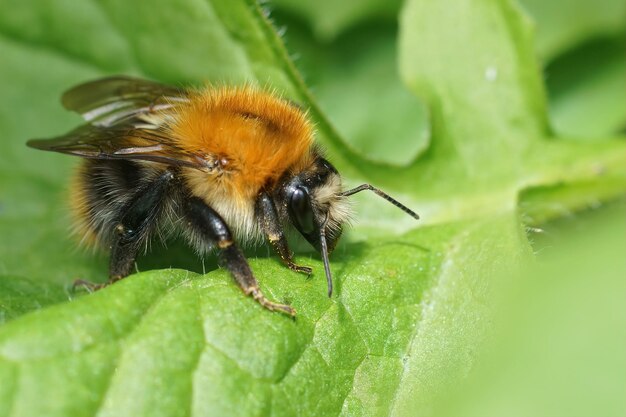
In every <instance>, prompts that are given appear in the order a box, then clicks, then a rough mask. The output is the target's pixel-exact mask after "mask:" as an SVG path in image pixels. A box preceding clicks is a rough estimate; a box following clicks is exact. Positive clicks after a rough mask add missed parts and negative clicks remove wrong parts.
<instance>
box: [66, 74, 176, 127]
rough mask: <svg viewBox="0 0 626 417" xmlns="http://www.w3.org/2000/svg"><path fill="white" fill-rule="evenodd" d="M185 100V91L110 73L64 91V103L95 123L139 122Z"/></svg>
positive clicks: (88, 120) (104, 125)
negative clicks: (110, 75) (143, 117)
mask: <svg viewBox="0 0 626 417" xmlns="http://www.w3.org/2000/svg"><path fill="white" fill-rule="evenodd" d="M187 100H188V97H187V92H186V91H185V90H184V89H179V88H175V87H171V86H167V85H164V84H160V83H156V82H153V81H148V80H142V79H139V78H133V77H126V76H113V77H107V78H102V79H99V80H95V81H89V82H86V83H84V84H80V85H77V86H76V87H74V88H72V89H70V90H68V91H67V92H65V94H63V97H62V98H61V102H62V103H63V106H64V107H65V108H66V109H68V110H71V111H74V112H76V113H78V114H80V115H81V116H82V117H83V118H84V119H85V121H87V122H88V123H90V124H92V125H95V126H103V127H111V126H116V125H121V124H126V125H128V124H133V123H136V124H141V123H142V119H141V116H146V115H149V114H154V113H155V112H158V111H160V110H165V109H168V108H171V107H173V106H175V105H176V104H177V103H181V102H186V101H187Z"/></svg>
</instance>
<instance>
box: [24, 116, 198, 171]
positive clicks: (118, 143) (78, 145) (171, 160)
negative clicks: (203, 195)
mask: <svg viewBox="0 0 626 417" xmlns="http://www.w3.org/2000/svg"><path fill="white" fill-rule="evenodd" d="M27 145H28V146H30V147H32V148H36V149H41V150H44V151H52V152H61V153H66V154H70V155H76V156H80V157H83V158H92V159H134V160H143V161H154V162H161V163H166V164H168V165H177V166H189V167H194V168H203V167H204V166H205V162H204V159H203V158H200V157H199V156H197V155H194V154H191V153H188V152H185V151H184V150H182V149H180V148H178V147H176V146H175V145H174V144H172V143H171V140H169V139H168V138H167V137H165V136H163V134H162V133H161V132H160V131H158V130H145V129H130V130H129V129H127V128H122V129H119V128H117V129H116V128H110V127H109V128H107V127H101V126H92V125H84V126H81V127H79V128H77V129H74V130H73V131H71V132H69V133H67V134H65V135H63V136H58V137H56V138H52V139H32V140H29V141H28V142H27Z"/></svg>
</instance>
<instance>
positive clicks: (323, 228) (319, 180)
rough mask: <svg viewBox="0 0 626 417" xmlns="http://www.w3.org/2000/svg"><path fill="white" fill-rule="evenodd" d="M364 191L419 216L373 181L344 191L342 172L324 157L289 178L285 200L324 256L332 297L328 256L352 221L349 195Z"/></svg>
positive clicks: (291, 217) (301, 229)
mask: <svg viewBox="0 0 626 417" xmlns="http://www.w3.org/2000/svg"><path fill="white" fill-rule="evenodd" d="M363 190H370V191H373V192H374V193H376V194H377V195H379V196H380V197H382V198H384V199H385V200H387V201H389V202H390V203H392V204H393V205H395V206H396V207H398V208H400V209H401V210H403V211H404V212H405V213H407V214H409V215H410V216H412V217H413V218H415V219H418V218H419V217H418V215H417V214H415V212H414V211H412V210H411V209H409V208H407V207H406V206H404V205H403V204H401V203H400V202H398V201H397V200H395V199H394V198H392V197H391V196H389V195H388V194H386V193H384V192H383V191H381V190H379V189H378V188H375V187H373V186H371V185H369V184H363V185H360V186H358V187H356V188H353V189H350V190H347V191H342V185H341V177H340V176H339V173H338V172H337V170H336V169H335V167H334V166H332V165H331V164H330V163H329V162H328V161H327V160H325V159H324V158H321V157H318V158H316V159H315V161H314V162H313V164H312V165H311V166H310V167H309V168H308V169H306V170H304V171H302V172H301V173H299V174H297V175H295V176H293V177H291V178H289V179H288V181H286V183H285V184H284V186H283V189H282V193H283V195H282V200H283V201H284V207H285V206H286V209H287V213H288V216H289V220H290V222H291V224H293V225H294V227H295V228H296V229H297V230H298V231H299V232H300V234H302V236H304V238H305V239H306V240H307V241H308V242H309V243H310V244H311V245H312V246H313V247H314V248H315V249H317V250H318V251H319V252H320V254H321V255H322V260H323V261H324V270H325V272H326V280H327V282H328V296H329V297H330V296H331V294H332V291H333V283H332V275H331V271H330V263H329V260H328V255H329V254H330V253H331V252H332V251H333V249H334V248H335V246H336V245H337V242H338V241H339V238H340V237H341V233H342V231H343V225H344V224H345V222H346V221H348V220H349V217H350V204H349V201H348V197H349V196H351V195H353V194H356V193H358V192H360V191H363Z"/></svg>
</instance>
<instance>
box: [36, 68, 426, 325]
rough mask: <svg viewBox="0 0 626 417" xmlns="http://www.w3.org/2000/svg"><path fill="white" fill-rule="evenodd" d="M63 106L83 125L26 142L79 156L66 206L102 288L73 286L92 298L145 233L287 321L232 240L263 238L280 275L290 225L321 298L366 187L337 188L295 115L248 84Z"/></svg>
mask: <svg viewBox="0 0 626 417" xmlns="http://www.w3.org/2000/svg"><path fill="white" fill-rule="evenodd" d="M62 103H63V105H64V107H65V108H66V109H68V110H71V111H75V112H77V113H79V114H80V115H82V117H83V118H84V119H85V121H86V122H87V123H86V124H84V125H83V126H80V127H78V128H77V129H75V130H73V131H71V132H69V133H67V134H65V135H63V136H59V137H56V138H52V139H35V140H30V141H29V142H28V146H30V147H33V148H37V149H41V150H46V151H54V152H61V153H66V154H70V155H76V156H80V157H82V158H85V160H84V161H83V163H82V164H81V165H80V167H79V169H78V172H77V175H76V176H75V178H74V183H73V187H72V197H71V206H72V209H73V213H74V217H75V227H76V231H77V233H78V235H79V236H80V237H82V240H83V242H86V243H88V244H91V245H94V246H96V247H101V248H109V250H110V262H109V280H108V282H106V283H104V284H94V283H90V282H88V281H82V280H79V281H77V282H76V283H75V284H77V285H79V286H84V287H87V288H88V289H91V290H97V289H99V288H102V287H104V286H106V285H109V284H112V283H114V282H116V281H119V280H120V279H122V278H124V277H126V276H128V275H129V274H130V273H131V272H132V270H133V266H134V263H135V258H136V257H137V255H138V253H139V252H140V251H142V250H147V248H148V245H149V242H150V240H151V239H152V238H154V237H155V236H159V237H161V238H163V239H167V237H170V236H171V235H172V234H174V233H179V234H182V235H183V236H184V237H185V238H186V240H187V241H188V242H189V244H190V245H191V246H192V247H193V248H194V249H195V250H196V251H197V252H198V253H199V254H205V253H207V252H208V251H210V250H217V252H218V260H219V264H220V265H221V266H222V267H224V268H226V269H227V270H228V271H229V272H230V274H231V275H232V276H233V278H234V279H235V281H236V282H237V284H238V285H239V287H240V288H241V289H242V290H243V292H244V293H245V294H246V295H249V296H252V297H253V298H254V299H255V300H256V301H257V302H259V303H260V304H261V305H262V306H263V307H265V308H267V309H269V310H272V311H281V312H283V313H286V314H289V315H292V316H294V315H295V310H294V309H293V308H292V307H291V306H289V305H285V304H280V303H277V302H274V301H271V300H269V299H267V298H266V297H265V296H264V295H263V293H262V292H261V289H260V288H259V284H258V282H257V280H256V279H255V277H254V275H253V273H252V271H251V269H250V267H249V265H248V262H247V261H246V258H245V257H244V255H243V253H242V251H241V249H240V248H239V246H238V245H237V243H236V241H242V242H256V241H260V240H261V239H265V240H266V241H267V242H269V244H270V245H271V246H272V247H273V248H274V250H275V251H276V252H277V253H278V255H279V257H280V259H281V260H282V262H283V263H284V264H285V265H286V266H287V267H288V268H290V269H291V270H293V271H297V272H301V273H304V274H307V275H309V274H311V272H312V270H311V268H309V267H307V266H301V265H297V264H295V263H294V260H293V254H292V252H291V250H290V249H289V247H288V244H287V239H286V237H285V229H286V228H289V227H295V229H296V230H297V231H298V232H300V234H301V235H302V236H303V237H304V238H305V239H306V240H307V241H308V242H309V243H310V244H311V245H312V246H313V247H314V248H315V249H316V250H317V251H319V252H320V254H321V257H322V260H323V263H324V270H325V274H326V278H327V282H328V296H329V297H330V296H331V295H332V288H333V287H332V276H331V271H330V265H329V260H328V255H329V254H330V253H331V252H332V250H333V249H334V248H335V246H336V244H337V241H338V240H339V238H340V236H341V233H342V228H343V226H344V224H345V223H346V221H347V220H348V218H349V216H350V207H349V204H348V200H347V198H348V197H349V196H351V195H353V194H355V193H357V192H360V191H363V190H371V191H373V192H375V193H376V194H378V195H379V196H381V197H383V198H385V199H386V200H388V201H390V202H391V203H393V204H394V205H396V206H397V207H399V208H400V209H402V210H404V211H405V212H406V213H408V214H409V215H411V216H413V217H414V218H416V219H417V218H418V216H417V215H416V214H415V213H414V212H413V211H411V210H410V209H408V208H407V207H405V206H404V205H402V204H400V203H399V202H397V201H396V200H394V199H393V198H391V197H390V196H389V195H387V194H385V193H384V192H382V191H380V190H378V189H377V188H375V187H373V186H371V185H369V184H363V185H361V186H359V187H356V188H354V189H350V190H343V188H342V183H341V177H340V175H339V173H338V172H337V170H336V169H335V168H334V167H333V165H331V164H330V163H329V162H328V161H327V160H326V159H325V158H324V157H323V156H322V152H321V151H320V149H319V147H318V146H317V145H316V144H315V143H314V129H313V126H312V123H311V121H310V120H309V119H308V117H307V115H306V113H305V112H304V111H303V110H302V109H301V108H299V107H298V106H297V105H295V104H294V103H292V102H290V101H288V100H285V99H282V98H280V97H278V96H277V95H275V94H272V93H268V92H264V91H262V90H259V89H256V88H253V87H221V88H212V87H207V88H204V89H199V90H191V89H182V88H175V87H170V86H166V85H162V84H159V83H155V82H152V81H146V80H142V79H137V78H131V77H125V76H116V77H109V78H104V79H99V80H96V81H92V82H87V83H85V84H81V85H78V86H76V87H74V88H72V89H70V90H69V91H67V92H66V93H65V94H64V95H63V97H62Z"/></svg>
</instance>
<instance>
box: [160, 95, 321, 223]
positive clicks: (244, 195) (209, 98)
mask: <svg viewBox="0 0 626 417" xmlns="http://www.w3.org/2000/svg"><path fill="white" fill-rule="evenodd" d="M169 116H170V117H171V122H169V123H168V130H169V134H170V136H171V137H172V141H173V142H174V143H175V145H176V146H177V147H179V148H181V149H183V150H185V151H188V152H190V153H193V154H199V155H203V156H204V158H205V160H206V164H207V167H209V168H208V169H207V172H202V171H199V170H196V169H187V170H185V176H186V180H187V183H188V184H189V186H190V188H191V189H192V190H193V192H194V194H196V195H198V196H203V197H204V199H205V201H206V202H207V203H208V204H209V205H211V206H213V207H214V208H215V209H216V210H217V211H218V212H219V213H220V214H221V215H222V216H224V217H225V218H226V220H227V222H228V221H230V222H231V224H232V225H233V226H234V228H235V229H236V231H243V230H246V231H247V232H246V233H248V234H250V233H251V234H253V235H254V234H255V233H254V229H255V227H256V226H255V225H254V224H253V219H252V217H253V216H252V212H253V206H252V205H251V204H252V203H253V202H254V201H255V198H256V195H257V194H258V193H259V191H260V190H261V189H262V188H263V187H266V186H271V185H272V184H273V183H275V182H276V181H278V179H279V178H280V177H281V176H282V175H284V174H285V173H287V172H290V171H291V172H293V171H299V170H302V169H304V168H305V167H307V166H308V165H310V164H311V162H312V160H313V155H312V145H313V127H312V125H311V123H310V121H309V120H308V118H307V117H306V115H305V114H304V112H302V111H301V110H300V109H299V108H297V107H296V106H294V105H293V104H291V103H290V102H288V101H287V100H284V99H281V98H279V97H277V96H275V95H272V94H270V93H268V92H264V91H261V90H258V89H256V88H253V87H235V88H233V87H230V88H228V87H223V88H206V89H204V90H201V91H198V92H195V93H191V94H190V96H189V100H188V101H187V102H186V103H182V104H180V105H177V106H176V110H175V112H174V113H173V114H170V115H169Z"/></svg>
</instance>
